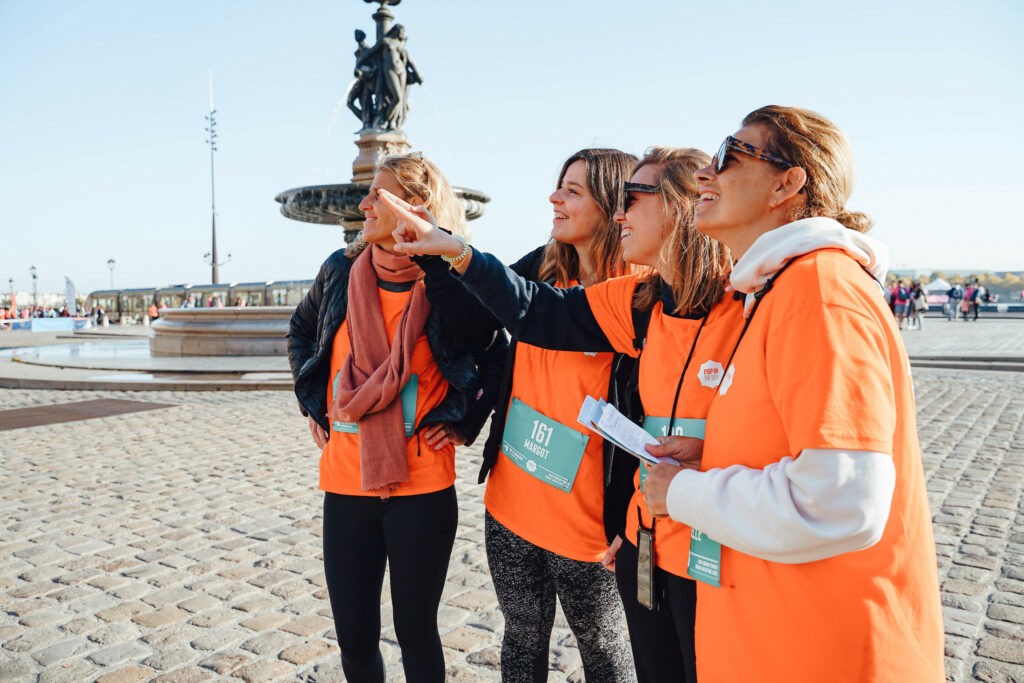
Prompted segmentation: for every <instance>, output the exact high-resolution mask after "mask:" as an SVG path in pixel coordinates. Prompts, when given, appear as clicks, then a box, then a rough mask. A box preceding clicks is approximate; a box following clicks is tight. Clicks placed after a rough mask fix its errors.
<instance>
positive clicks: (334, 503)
mask: <svg viewBox="0 0 1024 683" xmlns="http://www.w3.org/2000/svg"><path fill="white" fill-rule="evenodd" d="M458 518H459V510H458V503H457V501H456V498H455V487H454V486H452V487H449V488H447V489H445V490H443V491H438V492H436V493H426V494H422V495H415V496H392V497H391V498H389V499H387V500H381V499H380V498H378V497H376V496H342V495H338V494H335V493H327V494H326V495H325V496H324V538H323V542H324V573H325V574H326V577H327V591H328V593H329V594H330V596H331V611H333V612H334V628H335V630H336V631H337V633H338V647H339V648H340V649H341V665H342V668H343V669H344V670H345V677H346V679H347V680H348V681H350V683H364V682H365V683H384V681H385V678H386V676H385V672H384V660H383V658H382V657H381V654H380V648H379V641H380V595H381V587H382V586H383V583H384V567H385V564H388V565H390V568H391V603H392V611H393V614H394V623H395V636H396V638H397V639H398V645H399V647H401V649H402V666H403V668H404V669H405V679H406V680H407V681H409V682H410V683H419V682H420V681H424V682H430V683H434V682H436V683H442V682H443V681H444V673H445V663H444V655H443V654H442V652H441V638H440V636H439V635H438V632H437V607H438V605H439V604H440V602H441V591H442V590H443V589H444V580H445V576H446V575H447V573H448V558H449V557H450V556H451V553H452V544H453V543H454V542H455V527H456V524H457V523H458Z"/></svg>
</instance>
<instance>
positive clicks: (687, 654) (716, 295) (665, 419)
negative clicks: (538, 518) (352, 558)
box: [384, 147, 742, 683]
mask: <svg viewBox="0 0 1024 683" xmlns="http://www.w3.org/2000/svg"><path fill="white" fill-rule="evenodd" d="M707 160H708V156H707V155H706V154H704V153H703V152H701V151H700V150H696V149H685V148H682V149H681V148H669V147H654V148H651V149H649V150H648V151H647V153H646V154H645V155H644V157H643V159H641V160H640V162H639V164H638V165H637V166H636V168H635V169H634V171H633V174H632V178H631V179H630V181H628V182H626V183H624V185H623V202H622V205H621V208H619V209H618V210H617V211H616V213H615V216H614V219H615V221H616V223H617V224H618V226H619V239H620V241H621V243H622V256H623V258H624V260H625V261H627V262H628V263H631V264H635V265H638V266H643V267H645V268H644V269H643V270H642V271H640V272H636V273H633V274H630V275H626V276H624V277H619V278H613V279H610V280H607V281H605V282H601V283H597V284H594V285H592V286H590V287H586V288H583V287H572V288H567V289H559V288H555V287H551V286H549V285H547V284H544V283H536V282H528V281H525V280H523V279H522V278H519V277H518V276H516V275H515V273H514V272H512V271H510V270H508V269H506V268H504V267H503V266H502V265H501V264H500V263H499V262H498V261H497V259H495V258H494V257H493V256H491V255H489V254H483V253H480V252H477V251H475V250H474V251H472V252H471V253H467V254H465V255H464V256H463V258H462V259H461V260H459V261H457V262H456V263H455V268H456V270H457V271H458V272H459V274H460V281H461V282H462V284H463V285H464V286H466V287H467V288H468V289H469V290H470V291H472V292H473V293H474V294H475V295H476V296H477V297H478V298H479V299H480V301H481V302H482V303H484V304H485V305H486V306H487V307H488V308H489V309H490V310H491V311H492V312H493V313H494V314H495V315H496V316H497V318H498V319H499V320H500V321H501V322H502V323H503V324H505V326H506V327H507V328H508V329H509V331H510V332H512V334H514V335H515V336H517V337H518V338H519V339H520V341H521V342H525V343H530V344H534V345H537V346H539V347H543V348H548V349H561V350H563V351H562V352H564V351H577V352H579V351H582V352H588V353H594V352H607V351H615V352H619V353H622V354H625V355H628V356H630V357H633V358H636V357H639V362H638V364H637V365H636V366H635V368H636V369H635V373H636V374H635V375H634V377H633V378H631V382H630V386H629V387H628V389H632V390H634V391H638V397H637V398H638V400H636V398H635V397H633V396H632V395H631V392H630V391H629V390H628V389H627V391H624V392H620V394H619V395H618V396H616V397H615V400H614V401H612V400H611V399H609V400H610V401H611V402H614V403H616V404H617V405H618V406H619V407H620V409H621V410H622V411H623V412H625V413H626V414H627V415H629V417H631V418H633V419H640V420H642V421H643V425H644V428H645V429H646V430H647V431H648V432H649V433H650V434H652V435H654V436H657V437H660V438H659V441H661V442H662V445H661V446H659V447H656V448H654V449H653V451H652V452H653V453H655V454H657V455H658V456H662V457H664V456H673V457H679V458H683V459H686V458H688V457H689V454H690V449H692V448H693V443H694V442H696V443H699V439H700V438H701V437H702V436H703V421H704V416H705V414H706V412H707V407H708V405H709V404H710V401H711V398H712V397H713V396H714V389H713V386H714V385H713V383H712V382H711V381H710V379H709V378H720V377H721V373H720V372H718V371H716V370H715V368H718V369H719V370H720V369H721V367H722V363H723V362H724V361H725V358H724V357H722V355H721V349H722V348H723V347H725V346H726V345H727V343H728V342H729V341H730V340H732V339H734V338H735V336H736V335H737V334H738V331H737V323H738V322H739V321H740V320H741V319H742V318H741V312H742V306H741V305H740V304H739V302H737V301H733V300H732V299H731V298H728V299H726V300H724V303H720V302H721V301H723V293H724V289H723V288H724V284H725V280H726V273H727V270H728V264H729V254H728V251H727V250H726V249H724V248H723V247H722V246H721V245H720V244H718V243H717V242H715V241H714V240H712V239H709V238H708V237H705V236H704V235H701V234H700V233H697V232H696V231H694V229H693V221H692V216H693V207H694V205H695V204H696V202H697V199H698V193H697V184H696V182H695V180H694V173H695V172H696V170H697V169H698V168H700V167H701V166H703V165H704V164H706V163H707ZM384 198H385V200H386V201H388V202H391V203H393V204H395V205H396V206H398V207H400V209H401V211H402V215H403V218H402V226H401V227H400V228H399V229H398V230H397V231H396V233H395V236H396V240H397V242H398V244H397V245H396V248H397V249H399V250H401V251H404V252H410V253H425V254H440V255H445V256H451V255H453V254H455V253H458V249H459V248H460V247H461V245H460V244H459V243H458V241H457V240H454V239H452V238H451V237H449V236H448V235H445V234H444V233H443V232H442V231H440V230H436V229H434V228H433V226H432V225H431V222H430V217H429V215H428V214H427V212H425V211H422V210H416V209H414V207H411V206H408V205H406V204H404V203H403V202H399V201H397V200H395V199H393V198H391V197H390V196H388V195H384ZM595 398H597V397H596V396H595ZM573 399H574V400H573V403H572V405H571V406H569V407H568V409H567V410H566V413H567V414H569V415H570V416H569V417H567V418H565V421H566V423H568V424H574V425H575V424H576V418H577V415H578V414H579V412H580V407H581V401H580V397H579V396H574V397H573ZM576 426H577V428H578V425H576ZM556 429H557V427H556ZM586 433H587V434H588V435H589V436H590V438H597V437H596V435H595V434H594V433H593V432H590V431H589V430H586ZM671 435H675V437H676V438H669V437H670V436H671ZM527 448H528V449H529V445H528V446H527ZM697 453H698V454H699V448H698V449H697ZM631 489H632V490H631V491H630V494H631V500H630V502H629V504H628V506H627V511H628V512H627V518H626V519H625V520H623V521H622V523H621V524H620V526H619V531H618V533H617V538H615V539H614V540H613V542H612V543H611V545H610V547H609V549H608V551H607V552H606V554H605V557H604V558H603V561H604V564H605V565H606V566H607V567H609V568H610V569H613V570H614V572H615V576H616V581H617V584H618V589H619V593H620V596H621V599H622V602H623V605H624V607H625V613H626V618H627V623H628V626H629V632H630V639H631V644H632V648H633V659H634V663H635V666H636V672H637V676H638V678H639V679H640V680H641V681H678V680H685V681H689V682H690V683H693V682H694V681H696V665H695V661H694V653H693V618H694V610H695V595H696V591H695V588H694V580H693V579H694V578H698V576H700V575H699V574H698V573H696V572H695V570H694V569H693V567H692V566H691V565H690V561H689V558H690V548H691V545H690V541H691V533H690V529H689V528H688V527H686V526H684V525H682V524H678V523H675V522H672V521H669V520H659V521H655V520H654V519H653V518H652V516H651V513H650V511H649V510H648V509H647V506H646V504H645V502H644V500H643V491H644V471H639V472H637V475H636V477H635V479H634V481H633V485H632V486H631ZM571 521H572V520H566V519H565V518H559V519H558V525H557V527H555V528H561V527H562V526H564V525H566V524H568V523H571Z"/></svg>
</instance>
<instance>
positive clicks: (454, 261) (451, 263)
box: [441, 234, 472, 268]
mask: <svg viewBox="0 0 1024 683" xmlns="http://www.w3.org/2000/svg"><path fill="white" fill-rule="evenodd" d="M452 237H454V238H455V239H457V240H458V241H460V242H462V251H460V252H459V255H458V256H442V257H441V258H442V259H444V261H445V263H447V264H448V267H449V268H458V267H459V266H461V265H462V263H463V262H464V261H465V260H466V258H467V257H468V256H469V252H470V251H472V249H471V248H470V246H469V242H467V241H466V238H465V237H463V236H462V235H456V234H452Z"/></svg>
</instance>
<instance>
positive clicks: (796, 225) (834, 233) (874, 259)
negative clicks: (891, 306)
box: [729, 216, 889, 311]
mask: <svg viewBox="0 0 1024 683" xmlns="http://www.w3.org/2000/svg"><path fill="white" fill-rule="evenodd" d="M819 249H842V250H843V251H845V252H846V253H847V254H849V256H850V257H851V258H853V259H854V260H855V261H857V262H858V263H860V264H861V265H862V266H864V268H865V269H866V270H867V271H868V272H869V273H871V276H872V277H874V278H875V280H876V281H877V282H878V284H879V287H881V285H882V283H883V282H884V281H885V273H886V271H887V270H888V269H889V249H888V247H886V246H885V245H884V244H882V243H881V242H879V241H878V240H874V239H871V238H870V237H868V236H867V235H865V234H864V233H860V232H857V231H856V230H850V229H849V228H846V227H843V225H842V224H841V223H839V222H838V221H836V220H834V219H832V218H823V217H821V216H816V217H813V218H803V219H801V220H798V221H793V222H792V223H788V224H786V225H783V226H782V227H781V228H776V229H775V230H769V231H768V232H766V233H764V234H763V235H761V236H760V237H758V238H757V239H756V240H755V241H754V243H753V244H752V245H750V249H748V250H747V252H746V253H745V254H743V258H741V259H740V260H739V261H737V262H736V264H735V265H734V266H733V269H732V275H730V276H729V282H730V284H731V285H732V287H733V288H734V289H736V290H737V291H740V292H743V293H744V294H747V301H746V307H745V310H746V311H749V310H750V307H751V305H753V300H754V297H753V294H754V293H756V292H759V291H760V290H761V288H762V287H764V285H765V283H766V282H767V281H768V279H769V278H771V277H772V276H773V275H775V273H777V272H778V271H779V269H780V268H782V266H784V265H785V264H786V262H788V261H789V260H790V259H793V258H796V257H797V256H802V255H803V254H809V253H811V252H812V251H818V250H819Z"/></svg>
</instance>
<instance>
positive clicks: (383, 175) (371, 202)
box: [359, 169, 423, 251]
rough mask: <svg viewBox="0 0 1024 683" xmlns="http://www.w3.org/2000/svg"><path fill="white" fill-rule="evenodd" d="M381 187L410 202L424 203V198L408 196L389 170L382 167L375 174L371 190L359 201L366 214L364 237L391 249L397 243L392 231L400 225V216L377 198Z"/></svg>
mask: <svg viewBox="0 0 1024 683" xmlns="http://www.w3.org/2000/svg"><path fill="white" fill-rule="evenodd" d="M380 189H384V190H387V191H388V192H390V193H391V194H393V195H395V196H396V197H400V198H402V199H404V200H405V201H407V202H409V203H410V204H422V203H423V200H422V199H420V198H419V197H410V196H408V195H407V194H406V192H405V190H403V189H402V186H401V185H399V184H398V181H397V180H395V177H394V176H393V175H391V173H389V172H388V171H385V170H383V169H381V170H379V171H377V175H375V176H373V183H372V184H371V185H370V191H369V192H367V193H366V196H365V197H363V199H362V201H360V202H359V210H360V211H362V212H363V214H364V215H365V216H366V220H365V222H364V223H363V239H364V240H366V241H367V242H370V243H372V244H377V245H380V246H381V247H383V248H385V249H387V250H388V251H391V250H392V247H394V245H395V239H394V238H393V237H392V236H391V233H392V232H394V230H395V228H396V227H398V216H397V215H396V214H395V212H394V211H392V210H391V209H390V208H389V207H388V205H387V204H385V203H384V202H383V201H381V200H380V199H378V198H377V190H380Z"/></svg>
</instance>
